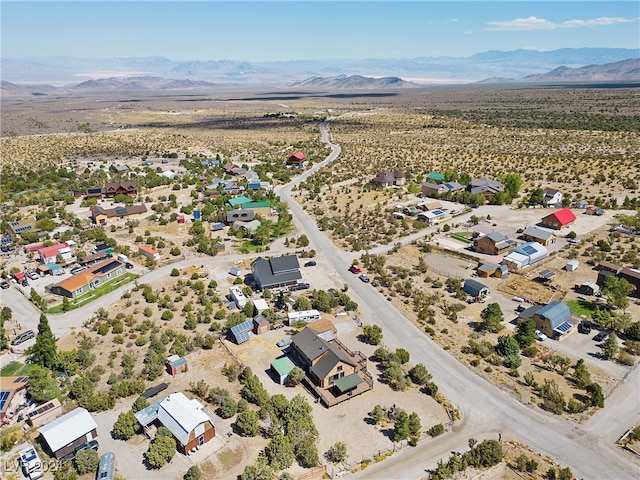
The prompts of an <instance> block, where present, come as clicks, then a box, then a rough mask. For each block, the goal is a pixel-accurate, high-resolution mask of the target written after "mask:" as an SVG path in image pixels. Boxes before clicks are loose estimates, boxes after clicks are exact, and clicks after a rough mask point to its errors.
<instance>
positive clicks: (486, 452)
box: [469, 440, 504, 467]
mask: <svg viewBox="0 0 640 480" xmlns="http://www.w3.org/2000/svg"><path fill="white" fill-rule="evenodd" d="M503 456H504V451H503V450H502V445H500V442H498V441H497V440H483V441H482V442H480V443H479V444H478V445H476V446H475V447H474V448H473V450H471V452H470V455H469V457H470V458H469V460H470V461H469V463H470V464H471V465H474V466H476V467H491V466H493V465H497V464H498V463H500V462H501V461H502V458H503Z"/></svg>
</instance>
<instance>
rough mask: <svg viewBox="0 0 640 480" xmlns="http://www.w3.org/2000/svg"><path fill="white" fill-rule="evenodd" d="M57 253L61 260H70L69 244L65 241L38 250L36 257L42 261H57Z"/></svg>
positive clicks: (71, 255) (71, 254)
mask: <svg viewBox="0 0 640 480" xmlns="http://www.w3.org/2000/svg"><path fill="white" fill-rule="evenodd" d="M58 255H60V258H61V259H62V261H63V262H64V261H68V260H71V258H72V257H73V253H72V252H71V246H70V245H69V244H68V243H66V242H65V243H58V244H56V245H51V246H50V247H43V248H41V249H40V250H38V257H40V261H41V262H42V263H58Z"/></svg>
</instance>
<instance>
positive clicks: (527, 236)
mask: <svg viewBox="0 0 640 480" xmlns="http://www.w3.org/2000/svg"><path fill="white" fill-rule="evenodd" d="M522 239H523V240H524V241H525V242H538V243H539V244H540V245H545V246H546V245H550V244H552V243H556V236H555V235H554V234H553V233H551V232H547V231H546V230H542V229H541V228H537V227H527V228H525V229H524V231H523V232H522Z"/></svg>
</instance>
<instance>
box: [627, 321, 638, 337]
mask: <svg viewBox="0 0 640 480" xmlns="http://www.w3.org/2000/svg"><path fill="white" fill-rule="evenodd" d="M624 333H625V335H627V336H628V337H629V338H630V339H631V340H635V341H640V322H634V323H632V324H631V325H629V327H627V329H626V330H625V331H624Z"/></svg>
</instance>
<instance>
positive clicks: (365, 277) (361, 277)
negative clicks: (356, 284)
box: [360, 273, 371, 283]
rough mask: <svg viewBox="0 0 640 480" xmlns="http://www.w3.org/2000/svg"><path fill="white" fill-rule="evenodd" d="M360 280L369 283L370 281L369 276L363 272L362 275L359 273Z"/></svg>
mask: <svg viewBox="0 0 640 480" xmlns="http://www.w3.org/2000/svg"><path fill="white" fill-rule="evenodd" d="M360 280H362V281H363V282H364V283H369V282H371V280H370V279H369V277H367V276H366V275H365V274H364V273H363V274H362V275H360Z"/></svg>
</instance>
